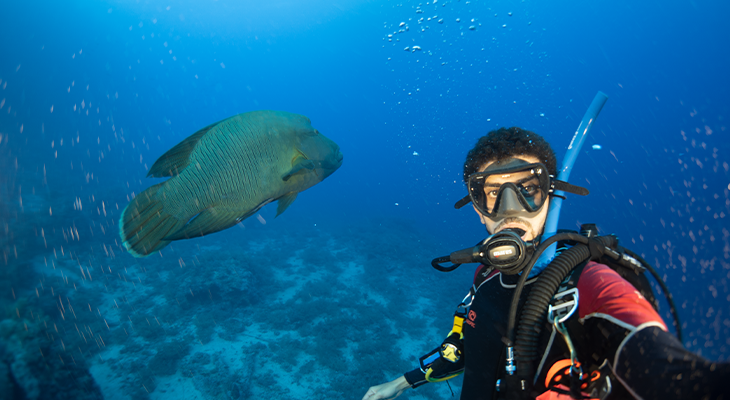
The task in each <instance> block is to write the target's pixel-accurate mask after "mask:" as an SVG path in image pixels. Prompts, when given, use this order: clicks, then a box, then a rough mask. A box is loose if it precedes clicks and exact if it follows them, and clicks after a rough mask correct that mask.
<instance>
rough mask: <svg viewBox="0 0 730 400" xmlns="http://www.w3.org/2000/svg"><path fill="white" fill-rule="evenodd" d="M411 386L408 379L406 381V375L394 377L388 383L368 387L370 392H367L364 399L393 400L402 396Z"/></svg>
mask: <svg viewBox="0 0 730 400" xmlns="http://www.w3.org/2000/svg"><path fill="white" fill-rule="evenodd" d="M409 387H411V385H409V384H408V381H406V377H405V376H401V377H400V378H398V379H394V380H392V381H390V382H388V383H383V384H382V385H378V386H372V387H371V388H370V389H368V392H367V393H365V396H363V398H362V400H381V399H387V400H392V399H395V398H396V397H398V396H400V395H401V393H403V391H404V390H406V389H408V388H409Z"/></svg>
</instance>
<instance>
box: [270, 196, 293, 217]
mask: <svg viewBox="0 0 730 400" xmlns="http://www.w3.org/2000/svg"><path fill="white" fill-rule="evenodd" d="M297 194H298V193H297V192H289V193H287V194H285V195H283V196H281V197H279V204H278V205H277V206H276V217H278V216H279V215H281V213H283V212H284V211H286V209H287V208H289V206H290V205H291V203H293V202H294V200H296V199H297ZM276 217H274V218H276Z"/></svg>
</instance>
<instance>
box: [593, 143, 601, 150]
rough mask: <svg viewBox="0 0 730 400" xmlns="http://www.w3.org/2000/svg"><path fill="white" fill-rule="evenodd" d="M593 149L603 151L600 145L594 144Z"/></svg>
mask: <svg viewBox="0 0 730 400" xmlns="http://www.w3.org/2000/svg"><path fill="white" fill-rule="evenodd" d="M592 147H593V150H601V145H600V144H594V145H593V146H592Z"/></svg>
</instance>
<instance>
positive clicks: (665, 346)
mask: <svg viewBox="0 0 730 400" xmlns="http://www.w3.org/2000/svg"><path fill="white" fill-rule="evenodd" d="M615 360H616V363H615V365H613V366H612V367H613V369H614V374H615V375H616V377H617V378H618V379H619V381H621V383H622V384H623V385H624V386H625V387H626V389H628V390H629V392H631V393H632V394H633V395H634V396H635V397H637V398H644V399H659V398H661V399H663V400H673V399H677V400H679V399H719V398H724V397H723V395H725V396H727V394H728V386H727V384H728V382H730V363H721V362H712V361H709V360H707V359H705V358H702V357H700V356H698V355H696V354H693V353H692V352H690V351H688V350H687V349H685V348H684V346H682V343H680V342H679V340H677V338H676V337H674V335H672V334H671V333H669V332H666V331H664V330H662V329H660V328H658V327H654V326H651V327H647V328H644V329H641V330H639V331H638V332H636V333H634V334H633V336H632V337H631V338H629V340H628V341H626V343H624V345H623V346H622V347H621V348H620V349H619V350H618V352H617V354H616V358H615Z"/></svg>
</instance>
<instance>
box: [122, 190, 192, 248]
mask: <svg viewBox="0 0 730 400" xmlns="http://www.w3.org/2000/svg"><path fill="white" fill-rule="evenodd" d="M163 184H164V182H163V183H159V184H157V185H154V186H151V187H149V188H147V189H146V190H145V191H143V192H142V193H140V194H139V195H137V197H135V198H134V199H133V200H132V201H131V202H130V203H129V204H128V205H127V207H125V208H124V210H123V211H122V216H121V218H120V219H119V235H120V236H121V237H122V242H123V244H124V247H125V248H126V249H127V251H129V253H130V254H132V255H133V256H135V257H147V256H148V255H150V254H151V253H154V252H155V251H157V250H160V249H162V248H163V247H165V246H167V245H168V244H170V241H169V240H163V238H164V237H166V236H167V235H169V234H170V233H171V232H175V231H177V230H178V229H180V228H182V227H183V226H185V223H186V222H187V221H183V220H180V219H178V218H176V217H174V216H172V215H170V214H168V213H167V212H165V210H164V206H165V203H164V199H161V198H159V196H157V193H158V191H159V190H160V188H161V186H162V185H163Z"/></svg>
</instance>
